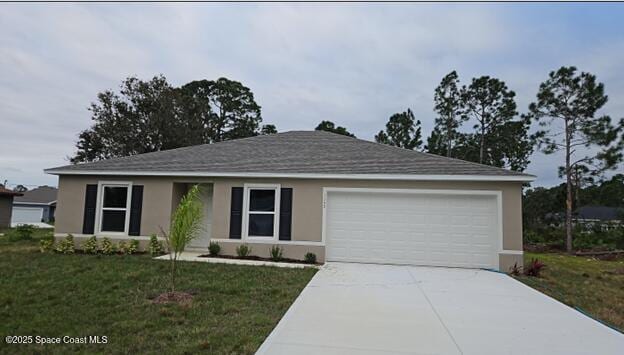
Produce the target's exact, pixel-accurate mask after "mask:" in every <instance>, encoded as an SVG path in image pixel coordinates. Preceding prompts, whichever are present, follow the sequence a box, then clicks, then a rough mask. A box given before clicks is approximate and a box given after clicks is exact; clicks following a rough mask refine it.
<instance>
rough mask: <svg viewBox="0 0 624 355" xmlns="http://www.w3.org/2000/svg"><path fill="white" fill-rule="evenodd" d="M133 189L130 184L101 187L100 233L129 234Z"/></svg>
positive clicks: (107, 184) (112, 184)
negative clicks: (131, 192)
mask: <svg viewBox="0 0 624 355" xmlns="http://www.w3.org/2000/svg"><path fill="white" fill-rule="evenodd" d="M131 188H132V185H131V184H130V183H110V184H109V183H106V184H101V185H100V194H99V195H100V196H101V198H100V210H99V215H100V224H99V227H100V228H99V231H100V232H105V233H119V234H128V225H129V217H130V216H129V215H130V214H129V213H128V212H129V210H130V190H131Z"/></svg>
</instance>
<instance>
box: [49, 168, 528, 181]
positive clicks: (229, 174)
mask: <svg viewBox="0 0 624 355" xmlns="http://www.w3.org/2000/svg"><path fill="white" fill-rule="evenodd" d="M44 172H45V173H46V174H51V175H104V176H184V177H235V178H240V177H245V178H284V179H340V180H408V181H517V182H531V181H534V180H535V179H536V177H535V176H533V175H527V174H524V175H460V174H457V175H454V174H440V175H436V174H426V175H425V174H424V175H417V174H323V173H314V174H305V173H242V172H202V171H130V170H127V171H113V170H73V169H67V170H61V169H47V170H44Z"/></svg>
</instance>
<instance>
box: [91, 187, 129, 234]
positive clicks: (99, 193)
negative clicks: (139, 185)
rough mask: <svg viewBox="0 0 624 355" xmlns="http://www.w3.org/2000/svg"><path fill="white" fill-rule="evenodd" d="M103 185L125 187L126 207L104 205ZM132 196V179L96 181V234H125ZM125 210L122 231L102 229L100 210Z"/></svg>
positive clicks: (127, 227)
mask: <svg viewBox="0 0 624 355" xmlns="http://www.w3.org/2000/svg"><path fill="white" fill-rule="evenodd" d="M105 187H126V188H127V193H126V207H125V208H122V207H104V188H105ZM131 198H132V181H98V191H97V199H96V201H97V202H96V203H97V208H96V210H95V211H96V212H95V226H96V229H95V234H96V235H110V236H127V235H128V229H129V228H130V200H131ZM103 210H108V211H125V212H126V218H125V220H124V221H125V225H124V231H123V232H107V231H102V211H103Z"/></svg>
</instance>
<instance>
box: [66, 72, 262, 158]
mask: <svg viewBox="0 0 624 355" xmlns="http://www.w3.org/2000/svg"><path fill="white" fill-rule="evenodd" d="M90 111H91V114H92V120H93V121H94V124H93V125H92V126H91V128H89V129H87V130H85V131H83V132H81V133H80V135H79V139H78V142H77V143H76V147H77V152H76V154H75V156H74V157H73V158H71V161H72V163H79V162H87V161H94V160H101V159H107V158H112V157H119V156H127V155H133V154H140V153H146V152H154V151H159V150H165V149H172V148H179V147H184V146H189V145H196V144H202V143H213V142H219V141H222V140H227V139H234V138H241V137H249V136H254V135H257V134H259V133H260V129H259V125H260V123H261V121H262V117H261V114H260V106H259V105H258V104H257V103H256V102H255V100H254V96H253V93H252V92H251V90H250V89H249V88H247V87H245V86H243V85H242V84H241V83H239V82H237V81H232V80H229V79H226V78H220V79H218V80H216V81H211V80H199V81H193V82H190V83H188V84H186V85H184V86H182V87H181V88H175V87H173V86H171V85H170V84H169V83H168V82H167V80H166V78H165V77H164V76H162V75H160V76H156V77H154V78H152V79H151V80H149V81H142V80H140V79H138V78H135V77H130V78H127V79H126V80H125V81H124V82H123V83H122V85H121V90H120V92H119V93H115V92H113V91H111V90H108V91H104V92H102V93H100V94H98V100H97V102H94V103H92V104H91V107H90Z"/></svg>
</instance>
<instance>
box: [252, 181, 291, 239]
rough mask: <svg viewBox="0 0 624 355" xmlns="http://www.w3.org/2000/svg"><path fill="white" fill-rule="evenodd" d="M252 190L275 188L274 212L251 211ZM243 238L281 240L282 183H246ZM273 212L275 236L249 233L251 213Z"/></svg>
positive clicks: (263, 212) (264, 212) (265, 212)
mask: <svg viewBox="0 0 624 355" xmlns="http://www.w3.org/2000/svg"><path fill="white" fill-rule="evenodd" d="M251 190H274V191H275V208H274V209H273V210H274V211H273V212H267V211H257V212H256V211H249V200H250V196H251ZM243 191H244V192H243V233H242V237H243V240H249V241H266V242H274V241H277V240H279V215H280V201H281V197H280V191H281V185H280V184H245V185H244V189H243ZM250 213H253V214H273V215H274V216H273V236H272V237H271V236H253V235H249V214H250Z"/></svg>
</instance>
